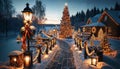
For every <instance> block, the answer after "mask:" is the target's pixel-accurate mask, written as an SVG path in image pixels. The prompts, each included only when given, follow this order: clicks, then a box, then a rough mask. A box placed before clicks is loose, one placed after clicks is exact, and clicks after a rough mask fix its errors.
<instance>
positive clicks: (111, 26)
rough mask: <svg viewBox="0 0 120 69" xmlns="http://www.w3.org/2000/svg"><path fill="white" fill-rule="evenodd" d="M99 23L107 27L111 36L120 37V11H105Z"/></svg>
mask: <svg viewBox="0 0 120 69" xmlns="http://www.w3.org/2000/svg"><path fill="white" fill-rule="evenodd" d="M98 22H102V23H104V24H105V25H106V27H107V34H108V35H109V36H114V37H120V11H110V10H108V11H104V12H103V13H102V15H101V16H100V18H99V19H98Z"/></svg>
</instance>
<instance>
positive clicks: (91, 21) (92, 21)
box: [87, 14, 101, 24]
mask: <svg viewBox="0 0 120 69" xmlns="http://www.w3.org/2000/svg"><path fill="white" fill-rule="evenodd" d="M100 16H101V14H97V15H95V16H94V17H90V18H88V20H87V24H90V23H94V22H97V21H98V19H99V18H100Z"/></svg>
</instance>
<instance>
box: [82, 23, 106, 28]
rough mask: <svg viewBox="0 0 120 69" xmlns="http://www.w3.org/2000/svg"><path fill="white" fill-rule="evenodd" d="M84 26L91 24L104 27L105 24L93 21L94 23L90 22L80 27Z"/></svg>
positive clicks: (90, 25)
mask: <svg viewBox="0 0 120 69" xmlns="http://www.w3.org/2000/svg"><path fill="white" fill-rule="evenodd" d="M86 26H89V27H92V26H99V27H104V26H105V25H104V24H103V23H102V22H94V23H91V24H86V25H83V26H82V27H86Z"/></svg>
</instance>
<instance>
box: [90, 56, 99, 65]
mask: <svg viewBox="0 0 120 69" xmlns="http://www.w3.org/2000/svg"><path fill="white" fill-rule="evenodd" d="M97 62H98V57H97V56H92V57H91V65H94V66H96V65H97Z"/></svg>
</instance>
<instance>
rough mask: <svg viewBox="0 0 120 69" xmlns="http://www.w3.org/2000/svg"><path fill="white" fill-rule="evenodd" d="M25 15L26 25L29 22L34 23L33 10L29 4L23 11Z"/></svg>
mask: <svg viewBox="0 0 120 69" xmlns="http://www.w3.org/2000/svg"><path fill="white" fill-rule="evenodd" d="M22 13H23V17H24V20H25V23H26V22H27V21H32V14H33V12H32V10H31V9H30V8H29V4H28V3H27V4H26V7H25V8H24V10H23V11H22Z"/></svg>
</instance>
